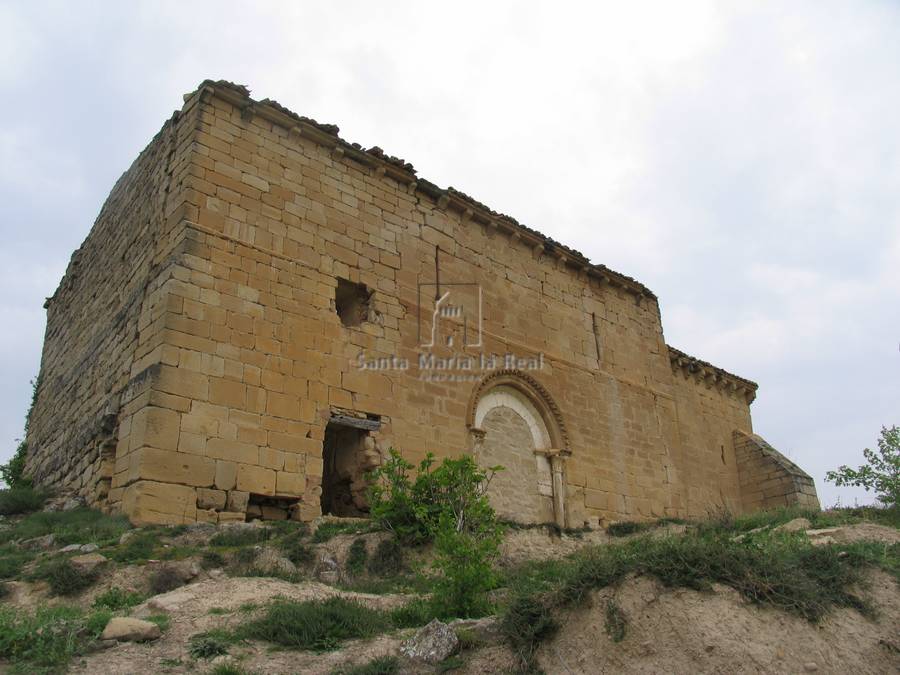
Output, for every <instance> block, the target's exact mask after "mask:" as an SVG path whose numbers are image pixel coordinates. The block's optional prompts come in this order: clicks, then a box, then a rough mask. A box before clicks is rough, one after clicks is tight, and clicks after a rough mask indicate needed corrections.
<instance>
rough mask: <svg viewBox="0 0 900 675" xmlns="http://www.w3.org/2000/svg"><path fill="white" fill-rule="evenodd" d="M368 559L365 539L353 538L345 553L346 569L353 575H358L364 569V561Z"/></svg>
mask: <svg viewBox="0 0 900 675" xmlns="http://www.w3.org/2000/svg"><path fill="white" fill-rule="evenodd" d="M368 560H369V551H368V549H367V548H366V540H365V539H362V538H358V539H354V540H353V543H352V544H350V550H349V551H348V553H347V571H348V572H350V574H352V575H353V576H357V577H358V576H359V575H360V574H362V573H363V572H365V570H366V562H368Z"/></svg>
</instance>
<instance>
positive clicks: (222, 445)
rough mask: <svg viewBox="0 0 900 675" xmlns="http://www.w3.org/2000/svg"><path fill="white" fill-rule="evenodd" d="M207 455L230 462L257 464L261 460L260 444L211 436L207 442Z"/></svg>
mask: <svg viewBox="0 0 900 675" xmlns="http://www.w3.org/2000/svg"><path fill="white" fill-rule="evenodd" d="M206 455H207V456H208V457H213V458H215V459H224V460H227V461H229V462H241V463H245V464H256V463H257V462H258V461H259V446H256V445H252V444H250V443H244V442H243V441H237V440H231V439H227V438H210V439H209V441H207V443H206Z"/></svg>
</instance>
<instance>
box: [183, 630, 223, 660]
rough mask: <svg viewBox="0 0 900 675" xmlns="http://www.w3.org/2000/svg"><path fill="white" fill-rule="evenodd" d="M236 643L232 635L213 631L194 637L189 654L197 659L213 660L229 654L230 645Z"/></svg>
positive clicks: (189, 646) (221, 631)
mask: <svg viewBox="0 0 900 675" xmlns="http://www.w3.org/2000/svg"><path fill="white" fill-rule="evenodd" d="M233 641H234V638H233V637H232V635H231V634H230V633H228V632H227V631H223V630H211V631H207V632H205V633H197V634H196V635H192V636H191V639H190V642H189V643H188V653H190V655H191V657H192V658H195V659H211V658H213V657H215V656H221V655H222V654H227V653H228V647H229V645H230V644H231V643H232V642H233Z"/></svg>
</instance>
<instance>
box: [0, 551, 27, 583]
mask: <svg viewBox="0 0 900 675" xmlns="http://www.w3.org/2000/svg"><path fill="white" fill-rule="evenodd" d="M33 558H34V554H31V553H24V552H23V553H19V552H15V553H8V554H5V555H0V579H14V578H16V577H17V576H19V575H20V574H21V573H22V568H23V567H24V566H25V565H26V564H27V563H28V562H29V561H30V560H32V559H33Z"/></svg>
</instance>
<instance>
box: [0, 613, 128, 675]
mask: <svg viewBox="0 0 900 675" xmlns="http://www.w3.org/2000/svg"><path fill="white" fill-rule="evenodd" d="M110 617H111V614H110V613H109V612H108V611H106V610H102V611H98V612H92V613H85V612H84V611H83V610H81V609H78V608H76V607H66V606H56V607H39V608H38V609H37V610H36V611H34V612H16V611H14V610H13V609H11V608H4V607H0V659H5V660H7V661H8V662H9V664H10V669H9V672H10V673H61V672H64V671H65V670H66V667H67V665H68V664H69V662H70V661H71V660H72V658H73V657H75V656H78V655H81V654H84V653H85V652H86V651H87V649H88V648H89V646H90V644H91V643H92V642H93V641H94V640H96V639H97V637H99V635H100V633H101V632H102V631H103V629H104V628H105V627H106V623H107V622H108V621H109V618H110Z"/></svg>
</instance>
